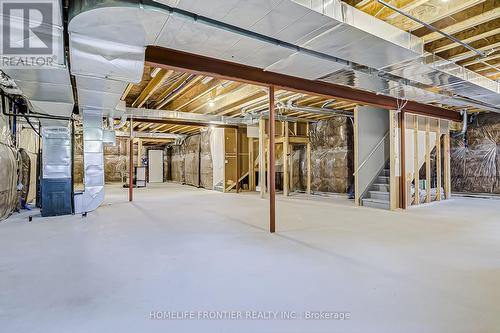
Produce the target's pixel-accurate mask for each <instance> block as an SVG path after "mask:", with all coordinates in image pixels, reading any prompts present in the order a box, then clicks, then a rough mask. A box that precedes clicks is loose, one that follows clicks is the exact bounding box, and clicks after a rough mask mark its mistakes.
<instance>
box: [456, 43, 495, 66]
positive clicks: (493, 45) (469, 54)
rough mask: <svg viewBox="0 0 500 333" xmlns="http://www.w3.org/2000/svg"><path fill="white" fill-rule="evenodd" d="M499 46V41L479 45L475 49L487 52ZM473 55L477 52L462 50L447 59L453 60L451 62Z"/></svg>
mask: <svg viewBox="0 0 500 333" xmlns="http://www.w3.org/2000/svg"><path fill="white" fill-rule="evenodd" d="M499 47H500V42H498V43H495V44H490V45H486V46H483V47H480V48H478V49H477V50H479V51H486V52H488V51H494V50H496V49H498V48H499ZM475 56H477V54H476V53H475V52H474V51H467V52H463V53H460V54H457V55H454V56H452V57H450V58H448V60H450V61H453V62H458V61H461V60H465V59H468V58H471V57H475Z"/></svg>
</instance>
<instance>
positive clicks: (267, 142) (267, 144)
mask: <svg viewBox="0 0 500 333" xmlns="http://www.w3.org/2000/svg"><path fill="white" fill-rule="evenodd" d="M267 128H269V123H268V127H267ZM268 133H269V131H268ZM269 156H270V155H269V135H268V136H267V139H266V171H267V173H266V174H267V187H266V192H269V188H270V187H271V185H269V184H270V181H271V179H270V178H269V173H270V172H271V171H269V170H271V169H269V164H270V157H269Z"/></svg>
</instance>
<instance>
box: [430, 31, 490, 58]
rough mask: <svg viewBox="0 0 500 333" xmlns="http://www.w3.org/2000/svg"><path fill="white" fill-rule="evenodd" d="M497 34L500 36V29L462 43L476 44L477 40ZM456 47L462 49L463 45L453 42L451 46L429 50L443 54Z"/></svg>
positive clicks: (464, 40)
mask: <svg viewBox="0 0 500 333" xmlns="http://www.w3.org/2000/svg"><path fill="white" fill-rule="evenodd" d="M496 34H500V28H497V29H494V30H490V31H486V32H484V33H482V34H478V35H475V36H472V37H469V38H466V39H463V40H462V42H464V43H466V44H470V43H472V42H475V41H477V40H480V39H483V38H488V37H491V36H494V35H496ZM455 47H462V45H460V44H458V43H455V42H451V43H450V44H447V45H444V46H441V47H438V48H436V49H432V50H429V52H432V53H441V52H444V51H448V50H451V49H453V48H455Z"/></svg>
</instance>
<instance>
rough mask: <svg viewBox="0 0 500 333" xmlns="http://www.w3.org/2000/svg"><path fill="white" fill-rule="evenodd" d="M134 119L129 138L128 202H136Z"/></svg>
mask: <svg viewBox="0 0 500 333" xmlns="http://www.w3.org/2000/svg"><path fill="white" fill-rule="evenodd" d="M132 131H133V126H132V119H130V138H129V149H130V153H129V163H128V201H130V202H131V201H133V200H134V138H133V137H132Z"/></svg>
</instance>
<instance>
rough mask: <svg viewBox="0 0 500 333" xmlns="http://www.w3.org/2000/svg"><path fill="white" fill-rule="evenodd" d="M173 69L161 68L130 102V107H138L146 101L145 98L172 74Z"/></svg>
mask: <svg viewBox="0 0 500 333" xmlns="http://www.w3.org/2000/svg"><path fill="white" fill-rule="evenodd" d="M173 72H174V71H173V70H166V69H161V70H160V71H159V72H158V73H157V74H156V76H155V77H154V78H153V79H152V80H151V81H149V82H148V84H147V85H146V87H145V88H144V89H143V90H142V91H141V93H140V94H139V96H138V97H137V98H136V99H135V101H134V103H132V107H135V108H140V107H142V106H143V105H144V103H146V102H147V100H148V99H149V98H150V97H151V95H153V94H154V93H155V91H156V90H157V89H158V88H159V87H160V86H161V85H162V83H163V82H165V80H167V79H168V78H169V77H170V76H171V75H172V74H173Z"/></svg>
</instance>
